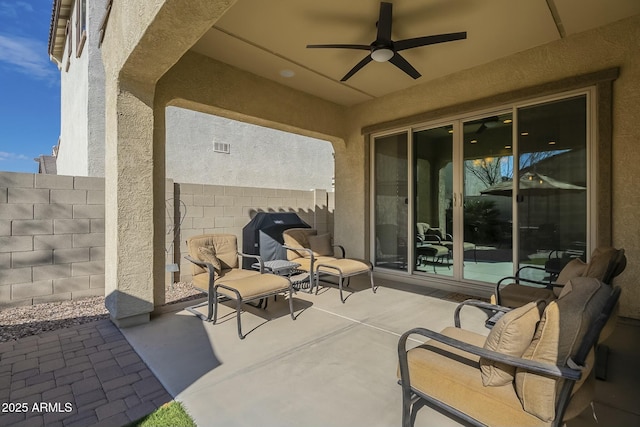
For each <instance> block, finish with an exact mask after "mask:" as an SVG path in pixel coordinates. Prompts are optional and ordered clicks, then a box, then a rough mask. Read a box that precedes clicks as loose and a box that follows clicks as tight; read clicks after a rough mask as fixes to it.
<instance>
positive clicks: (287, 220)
mask: <svg viewBox="0 0 640 427" xmlns="http://www.w3.org/2000/svg"><path fill="white" fill-rule="evenodd" d="M290 228H311V227H310V226H309V224H307V223H306V222H304V221H303V220H302V219H300V217H299V216H298V214H296V213H295V212H258V213H257V214H256V216H254V217H253V219H252V220H251V221H249V223H248V224H247V225H245V226H244V228H243V229H242V252H244V253H245V254H251V255H260V257H262V260H263V261H272V260H275V259H285V260H286V259H287V250H286V249H285V248H283V247H282V245H283V243H284V242H283V240H282V232H283V231H284V230H288V229H290ZM254 262H255V259H253V258H246V257H245V258H244V259H243V264H242V267H243V268H245V269H251V264H253V263H254Z"/></svg>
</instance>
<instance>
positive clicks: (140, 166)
mask: <svg viewBox="0 0 640 427" xmlns="http://www.w3.org/2000/svg"><path fill="white" fill-rule="evenodd" d="M153 125H154V115H153V87H151V86H145V85H141V84H139V83H136V82H132V81H126V80H122V79H120V80H119V81H118V80H117V79H107V84H106V138H105V139H106V141H105V142H106V147H105V155H106V156H105V157H106V162H105V228H106V230H105V231H106V233H105V250H106V253H105V296H106V302H105V304H106V306H107V309H108V310H109V313H110V315H111V319H112V321H113V322H114V323H115V324H116V325H118V326H119V327H127V326H133V325H137V324H141V323H145V322H148V321H149V315H150V313H151V311H153V307H154V284H157V285H158V286H162V287H163V288H164V227H165V218H164V191H165V182H164V145H163V144H158V145H161V146H162V147H161V148H159V149H158V150H156V149H155V146H154V129H153ZM158 230H160V231H159V232H158ZM157 241H159V242H157ZM157 243H159V244H157ZM156 248H157V249H156Z"/></svg>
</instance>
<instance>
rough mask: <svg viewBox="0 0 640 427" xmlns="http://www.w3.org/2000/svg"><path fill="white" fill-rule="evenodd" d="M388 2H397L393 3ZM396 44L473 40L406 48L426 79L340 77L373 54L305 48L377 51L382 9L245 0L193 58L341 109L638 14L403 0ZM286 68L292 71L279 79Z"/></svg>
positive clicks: (630, 8)
mask: <svg viewBox="0 0 640 427" xmlns="http://www.w3.org/2000/svg"><path fill="white" fill-rule="evenodd" d="M387 1H391V0H387ZM392 3H393V23H392V29H393V32H392V38H393V39H394V40H401V39H407V38H413V37H420V36H426V35H433V34H440V33H452V32H459V31H466V32H467V39H466V40H461V41H455V42H450V43H443V44H438V45H432V46H425V47H420V48H415V49H411V50H406V51H403V52H402V55H403V56H404V57H405V58H406V59H407V60H408V61H409V62H410V63H411V64H412V65H413V66H414V67H415V68H416V69H417V70H418V71H419V72H420V73H421V74H422V77H420V78H418V79H417V80H413V79H412V78H411V77H409V76H408V75H406V74H405V73H403V72H402V71H400V70H399V69H397V68H396V67H395V66H394V65H392V64H390V63H376V62H371V63H369V64H368V65H367V66H365V67H364V68H363V69H362V70H360V71H359V72H358V73H356V74H355V75H354V76H353V77H351V79H349V80H348V81H347V82H344V83H343V82H340V79H341V78H342V77H343V76H344V75H345V74H346V73H347V71H349V70H350V69H351V68H352V67H353V66H354V65H355V64H357V63H358V62H359V61H360V60H361V59H362V58H363V57H364V56H365V55H366V54H367V52H366V51H361V50H345V49H307V48H306V45H307V44H327V43H341V44H342V43H347V44H366V45H368V44H370V43H371V42H372V41H373V40H374V39H375V35H376V26H375V23H376V21H377V19H378V13H379V7H380V6H379V1H374V0H354V1H344V0H325V1H317V0H272V1H264V0H238V1H237V2H236V3H235V4H234V5H233V6H232V7H231V8H230V9H229V10H228V11H227V12H226V13H225V14H224V15H223V17H222V18H220V20H218V22H216V24H215V25H214V26H213V27H212V28H211V30H209V31H208V32H207V33H206V34H205V35H204V36H203V37H202V38H201V40H200V41H198V42H197V43H196V44H195V45H194V46H193V48H192V50H194V51H196V52H198V53H200V54H203V55H206V56H209V57H211V58H214V59H216V60H219V61H221V62H224V63H227V64H229V65H232V66H235V67H237V68H240V69H243V70H246V71H249V72H251V73H253V74H257V75H260V76H263V77H265V78H268V79H271V80H275V81H278V82H280V83H281V84H284V85H287V86H290V87H292V88H295V89H298V90H301V91H303V92H307V93H309V94H312V95H316V96H318V97H321V98H324V99H327V100H329V101H332V102H335V103H337V104H341V105H347V106H349V105H354V104H357V103H360V102H363V101H366V100H369V99H373V98H377V97H381V96H384V95H386V94H389V93H392V92H396V91H398V90H403V89H407V88H410V87H412V86H414V85H418V84H421V83H424V82H426V81H429V80H433V79H437V78H439V77H443V76H446V75H448V74H451V73H455V72H457V71H460V70H464V69H468V68H472V67H475V66H478V65H481V64H484V63H487V62H490V61H493V60H496V59H498V58H502V57H507V56H509V55H512V54H515V53H517V52H521V51H524V50H527V49H531V48H533V47H535V46H540V45H543V44H546V43H549V42H552V41H554V40H559V39H561V38H563V37H567V36H570V35H572V34H575V33H579V32H582V31H585V30H589V29H592V28H596V27H599V26H602V25H606V24H609V23H611V22H615V21H617V20H620V19H624V18H626V17H629V16H633V15H635V14H638V13H640V1H638V0H607V1H606V2H605V1H602V0H522V1H518V2H514V1H512V0H492V1H477V0H396V1H392ZM283 70H290V71H293V72H294V73H295V75H294V76H293V77H289V78H286V77H282V76H281V74H280V73H281V72H282V71H283Z"/></svg>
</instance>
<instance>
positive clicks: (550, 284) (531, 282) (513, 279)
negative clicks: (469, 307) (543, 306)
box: [495, 276, 564, 304]
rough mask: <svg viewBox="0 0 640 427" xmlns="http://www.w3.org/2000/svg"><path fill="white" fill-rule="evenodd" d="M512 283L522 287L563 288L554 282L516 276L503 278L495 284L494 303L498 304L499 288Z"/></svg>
mask: <svg viewBox="0 0 640 427" xmlns="http://www.w3.org/2000/svg"><path fill="white" fill-rule="evenodd" d="M506 281H509V283H505V282H506ZM512 283H516V284H518V285H523V286H527V285H541V286H544V287H546V288H547V289H553V288H563V287H564V285H563V284H561V283H555V282H543V281H540V280H534V279H525V278H524V277H518V276H507V277H503V278H502V279H500V280H499V281H498V283H496V288H495V295H496V301H497V302H498V304H500V288H501V287H503V286H504V285H508V284H512Z"/></svg>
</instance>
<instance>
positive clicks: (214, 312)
mask: <svg viewBox="0 0 640 427" xmlns="http://www.w3.org/2000/svg"><path fill="white" fill-rule="evenodd" d="M212 305H213V307H212ZM212 317H213V319H212ZM207 320H210V321H212V322H213V324H214V325H215V324H216V321H217V320H218V290H217V288H216V289H214V291H213V304H211V294H209V317H208V318H207Z"/></svg>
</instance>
